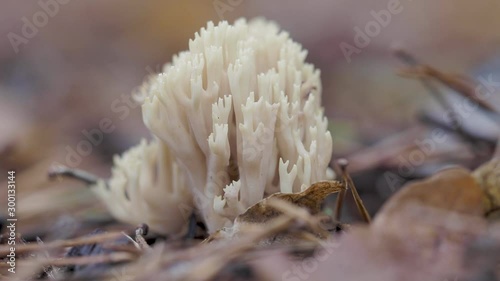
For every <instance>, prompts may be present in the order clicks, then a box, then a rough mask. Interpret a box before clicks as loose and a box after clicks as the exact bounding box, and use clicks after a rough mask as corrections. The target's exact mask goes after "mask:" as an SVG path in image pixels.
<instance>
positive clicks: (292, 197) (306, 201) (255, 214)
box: [236, 181, 345, 223]
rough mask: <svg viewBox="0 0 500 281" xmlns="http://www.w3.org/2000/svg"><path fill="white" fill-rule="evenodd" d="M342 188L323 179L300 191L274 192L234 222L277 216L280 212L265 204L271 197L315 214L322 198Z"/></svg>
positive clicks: (247, 221) (260, 220)
mask: <svg viewBox="0 0 500 281" xmlns="http://www.w3.org/2000/svg"><path fill="white" fill-rule="evenodd" d="M342 189H345V187H344V185H343V184H342V183H341V182H339V181H323V182H317V183H314V184H312V185H311V186H310V187H309V188H307V189H306V190H304V191H302V192H300V193H275V194H273V195H271V196H269V197H267V198H264V199H263V200H261V201H260V202H258V203H257V204H255V205H253V206H252V207H250V208H248V209H247V210H246V211H245V212H244V213H243V214H241V215H239V216H238V217H237V218H236V222H240V223H241V222H245V223H265V222H267V221H269V220H271V219H273V218H276V217H278V216H279V215H281V212H280V211H278V210H277V209H276V208H274V207H272V206H269V205H268V204H267V202H268V200H272V199H280V200H283V201H286V202H290V203H292V204H294V205H296V206H298V207H301V208H305V209H307V210H308V211H309V212H310V213H311V215H316V214H318V213H319V212H320V211H321V203H322V202H323V200H325V198H326V197H327V196H328V195H330V194H332V193H336V192H340V191H341V190H342Z"/></svg>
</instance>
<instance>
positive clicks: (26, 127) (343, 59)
mask: <svg viewBox="0 0 500 281" xmlns="http://www.w3.org/2000/svg"><path fill="white" fill-rule="evenodd" d="M391 5H392V6H391ZM394 5H395V6H394ZM391 7H392V8H394V7H397V9H396V10H397V11H398V12H397V13H391V15H390V19H388V20H387V22H386V23H387V24H379V25H378V27H379V28H378V29H377V28H375V29H373V30H371V35H370V36H367V35H366V34H365V39H366V38H368V41H366V40H365V42H364V44H363V46H360V45H359V44H356V38H357V37H356V36H357V35H356V34H357V31H356V30H365V28H367V26H368V25H370V22H373V21H374V20H376V17H375V16H374V14H380V11H382V10H384V11H388V10H389V9H391ZM499 14H500V2H499V1H497V0H481V1H468V0H443V1H433V0H420V1H411V0H401V1H394V0H391V1H389V0H356V1H347V0H333V1H332V0H316V1H299V0H288V1H265V0H254V1H245V0H215V1H192V0H189V1H159V0H147V1H131V0H130V1H129V0H126V1H125V0H121V1H118V0H109V1H95V0H88V1H75V0H64V1H63V0H59V1H56V0H53V1H50V0H40V1H15V0H6V1H2V4H1V9H0V17H1V19H2V24H1V25H0V34H1V38H0V171H1V174H6V171H7V170H10V169H15V170H16V171H17V186H18V189H17V191H18V206H19V207H18V214H19V216H22V217H23V220H21V223H20V225H21V226H20V227H21V230H20V231H23V232H25V233H33V235H35V234H37V233H40V232H44V231H45V230H46V229H48V228H53V227H55V226H57V225H59V224H60V223H61V222H64V225H72V224H71V223H70V224H68V223H67V222H68V221H72V220H73V219H74V217H75V216H76V217H79V218H84V219H86V220H92V219H94V220H96V221H97V222H96V223H102V222H103V221H105V220H103V219H102V216H101V215H102V209H99V208H97V209H96V208H95V204H96V202H95V200H96V199H95V198H94V197H93V195H92V194H91V193H90V192H89V191H88V190H86V189H85V188H82V186H81V184H79V183H72V182H67V181H65V182H49V181H48V180H47V170H48V168H49V167H50V166H51V165H52V164H54V163H61V164H66V165H68V164H69V165H70V166H74V167H77V168H80V169H85V170H88V171H90V172H92V173H95V174H98V175H100V176H109V174H110V166H111V161H112V155H113V154H116V153H121V152H122V151H124V150H125V149H127V148H128V147H130V146H132V145H134V144H136V143H137V142H138V141H139V140H140V139H141V138H142V137H148V132H147V130H146V129H145V127H144V125H143V124H142V118H141V112H140V107H138V106H136V105H134V104H133V103H131V102H130V94H131V93H132V92H133V91H134V89H135V88H136V87H138V86H139V85H140V84H141V82H142V81H143V79H144V78H145V76H146V75H148V74H150V73H155V72H157V71H159V70H160V67H161V66H162V65H163V64H164V63H166V62H168V61H170V60H171V57H172V55H173V54H175V53H177V52H179V51H182V50H185V49H187V47H188V40H189V39H190V38H192V37H193V35H194V33H195V32H196V31H198V30H199V29H200V28H201V27H202V26H205V25H206V22H207V21H214V22H218V21H220V20H228V21H230V22H232V21H234V20H235V19H237V18H239V17H246V18H253V17H257V16H259V17H260V16H261V17H266V18H268V19H271V20H274V21H276V22H277V23H278V24H279V25H280V26H281V27H282V28H283V29H284V30H287V31H288V32H289V33H290V34H291V36H292V38H294V39H295V40H296V41H297V42H300V43H301V44H302V45H303V46H304V48H305V49H308V50H309V55H308V60H309V61H310V62H311V63H313V64H315V65H316V67H317V68H320V69H321V71H322V81H323V101H324V106H325V109H326V114H327V116H328V118H329V119H330V123H331V130H332V135H333V139H334V157H345V156H352V157H351V158H352V161H353V162H354V163H352V165H354V166H353V167H352V169H353V172H356V171H358V172H357V173H355V181H356V182H359V185H360V186H359V188H360V189H361V191H362V196H364V198H365V201H366V203H367V205H368V207H369V209H370V210H371V211H372V212H374V211H375V210H376V209H377V208H378V207H379V206H380V204H381V203H382V202H383V199H385V198H387V196H389V195H390V194H391V193H392V192H393V191H394V188H392V187H391V186H389V187H390V188H389V189H387V184H385V185H384V184H382V185H380V184H379V182H380V179H385V180H386V181H387V178H386V177H385V176H386V175H387V174H385V172H386V171H388V170H391V169H392V170H395V171H397V169H398V164H397V162H394V161H393V162H392V166H391V165H389V164H387V163H388V162H390V161H385V163H386V165H382V167H381V165H379V162H377V161H378V160H373V161H371V162H370V161H368V162H369V163H368V164H367V163H366V161H364V159H366V155H368V154H369V153H370V152H366V153H364V154H359V152H360V151H364V150H366V149H367V148H369V147H371V146H372V145H373V144H377V143H380V142H381V141H384V140H387V139H388V138H389V136H394V135H397V134H399V133H400V132H404V131H405V130H407V129H408V128H412V129H415V128H416V129H417V131H418V130H419V128H420V127H419V126H420V125H419V124H420V123H419V120H417V118H416V116H417V115H418V112H420V111H421V109H422V108H423V107H424V106H425V105H426V104H427V103H428V102H432V101H431V97H430V96H429V95H428V94H427V93H426V92H425V89H424V88H423V87H422V85H421V84H420V83H419V82H418V81H415V80H411V79H405V78H402V77H400V76H398V75H397V74H396V72H397V70H398V69H400V68H401V67H402V66H404V65H403V64H402V63H401V62H400V61H398V60H397V59H396V58H394V56H393V54H392V53H391V48H392V47H393V46H402V47H404V48H405V49H407V50H409V51H410V52H412V53H413V54H415V55H416V56H417V57H419V58H420V59H421V60H422V61H423V62H427V63H432V65H433V66H435V67H437V68H439V69H441V70H442V71H445V72H450V73H457V74H467V75H473V73H476V72H475V71H476V70H477V69H482V67H484V65H489V63H490V62H491V61H495V58H496V57H497V56H498V51H499V50H500V32H499V31H498V26H500V17H499V16H498V15H499ZM384 25H385V26H384ZM368 28H369V27H368ZM368 32H370V31H368ZM358 43H359V42H358ZM346 44H347V45H349V46H352V47H353V48H355V49H356V51H355V52H353V53H351V54H349V55H346V53H345V52H343V51H342V48H341V46H347V45H346ZM489 69H493V70H492V71H495V70H496V68H495V67H493V68H489ZM497 81H500V79H499V80H497ZM102 120H106V122H105V123H106V124H102V122H103V121H102ZM102 126H105V127H106V128H107V129H108V131H109V132H108V133H103V134H102V141H101V142H99V145H95V146H92V147H90V148H88V147H83V146H82V147H80V149H81V150H82V151H83V150H84V151H86V152H85V155H81V154H77V153H75V151H76V150H77V149H78V148H79V145H80V143H81V141H82V140H87V139H88V138H87V135H89V134H92V132H94V131H93V130H96V129H99V128H101V127H102ZM479 127H480V126H479ZM420 129H422V128H420ZM423 130H424V131H425V128H424V129H423ZM101 131H104V130H101ZM412 132H413V131H412ZM413 133H415V132H413ZM418 134H422V135H416V136H413V138H412V140H413V139H415V138H419V137H420V136H425V132H424V133H422V132H420V131H418ZM494 137H495V135H493V137H492V136H488V138H489V139H488V140H489V141H490V142H491V141H494V139H492V138H494ZM409 142H412V141H409ZM390 146H392V145H390ZM456 151H462V146H460V145H458V146H457V148H456V150H453V151H451V152H456ZM448 152H449V151H448ZM451 152H449V153H451ZM367 153H368V154H367ZM371 153H372V154H373V152H371ZM372 154H370V155H371V156H373V155H372ZM376 154H380V153H376ZM458 156H460V157H461V158H460V157H459V158H460V159H470V157H469V158H467V157H468V156H467V155H458ZM458 156H457V157H458ZM363 157H364V158H363ZM394 157H395V159H397V157H396V156H394ZM360 159H361V160H360ZM386 160H387V159H386ZM356 163H358V164H356ZM394 163H396V164H394ZM355 164H356V165H357V166H356V165H355ZM363 173H364V174H363ZM412 177H417V176H416V175H411V176H409V177H406V176H405V177H401V178H404V179H402V180H406V179H407V178H412ZM5 178H6V177H2V178H1V180H2V181H3V180H4V179H5ZM4 189H5V184H4V183H2V185H1V187H0V190H2V191H1V192H2V193H1V194H2V195H1V196H0V203H1V205H2V206H4V204H5V202H6V198H5V196H4V195H5V194H7V193H6V191H5V190H4ZM54 202H57V204H54ZM3 211H4V210H2V212H3ZM69 212H71V214H72V215H71V216H69V215H65V214H67V213H69ZM2 214H3V213H2ZM49 218H50V220H49ZM33 221H37V222H39V223H36V224H32V222H33ZM75 225H76V226H75ZM73 226H74V227H77V224H74V225H73ZM67 233H68V235H71V232H70V231H68V232H67Z"/></svg>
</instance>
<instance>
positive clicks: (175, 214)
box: [92, 138, 193, 235]
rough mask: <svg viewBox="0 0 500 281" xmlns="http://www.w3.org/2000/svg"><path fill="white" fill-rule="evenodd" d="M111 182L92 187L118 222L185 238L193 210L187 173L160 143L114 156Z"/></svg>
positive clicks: (139, 147) (101, 182)
mask: <svg viewBox="0 0 500 281" xmlns="http://www.w3.org/2000/svg"><path fill="white" fill-rule="evenodd" d="M113 160H114V161H113V162H114V167H113V170H112V176H111V179H110V180H109V181H108V182H105V181H103V180H99V181H98V182H97V184H96V185H94V186H93V187H92V190H94V191H95V192H96V193H97V194H98V196H99V197H100V198H101V199H102V201H103V202H104V203H105V204H106V206H107V207H108V209H109V210H110V212H111V214H112V215H113V216H115V217H116V218H117V219H119V220H121V221H124V222H127V223H131V224H135V225H138V224H140V223H146V224H148V225H149V227H150V228H151V229H152V230H154V231H156V232H158V233H163V234H172V235H177V234H179V235H180V234H183V233H185V231H186V228H187V221H188V218H189V215H190V211H192V210H193V205H192V196H191V193H190V192H189V189H188V186H187V181H186V177H185V176H184V172H183V171H182V170H181V169H180V168H179V166H178V165H177V163H176V162H175V161H174V159H173V158H172V155H171V151H170V150H169V148H168V147H167V146H165V145H164V144H163V143H162V142H160V141H159V140H158V139H156V138H155V139H153V140H152V141H151V142H150V143H147V142H146V140H142V141H141V143H140V144H139V145H137V146H135V147H132V148H131V149H129V150H128V151H126V152H125V153H124V154H123V155H122V156H115V157H114V159H113Z"/></svg>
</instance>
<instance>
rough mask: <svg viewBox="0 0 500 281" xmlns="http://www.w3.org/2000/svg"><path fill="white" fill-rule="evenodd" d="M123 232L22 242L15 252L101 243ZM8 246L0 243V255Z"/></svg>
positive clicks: (115, 237) (113, 238)
mask: <svg viewBox="0 0 500 281" xmlns="http://www.w3.org/2000/svg"><path fill="white" fill-rule="evenodd" d="M123 236H124V234H123V233H121V232H108V233H102V234H96V235H92V236H88V237H80V238H76V239H71V240H56V241H52V242H47V243H44V244H35V243H31V244H22V245H17V246H16V253H18V254H23V253H26V252H31V251H44V250H50V249H55V248H63V247H73V246H79V245H85V244H96V243H103V242H106V241H110V240H115V239H118V238H121V237H123ZM9 248H10V246H8V245H1V246H0V256H5V255H7V254H8V253H9V252H10V249H9Z"/></svg>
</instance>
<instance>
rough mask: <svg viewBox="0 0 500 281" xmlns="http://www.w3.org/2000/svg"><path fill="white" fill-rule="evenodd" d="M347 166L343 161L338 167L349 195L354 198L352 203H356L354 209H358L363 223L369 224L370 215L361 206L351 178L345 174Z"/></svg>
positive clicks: (362, 205) (345, 161) (360, 200)
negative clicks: (349, 191) (349, 190)
mask: <svg viewBox="0 0 500 281" xmlns="http://www.w3.org/2000/svg"><path fill="white" fill-rule="evenodd" d="M348 165H349V162H348V161H347V160H346V159H344V161H343V165H342V166H340V168H341V170H342V174H343V176H344V177H345V178H346V182H347V185H348V186H349V187H350V188H351V193H352V196H353V197H354V202H355V203H356V207H358V212H359V213H360V214H361V216H362V217H363V219H364V220H365V222H367V223H370V222H371V217H370V213H368V210H367V209H366V207H365V205H364V204H363V200H362V199H361V197H360V196H359V193H358V190H357V189H356V186H355V185H354V182H353V181H352V178H351V176H350V175H349V173H348V172H347V166H348Z"/></svg>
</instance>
